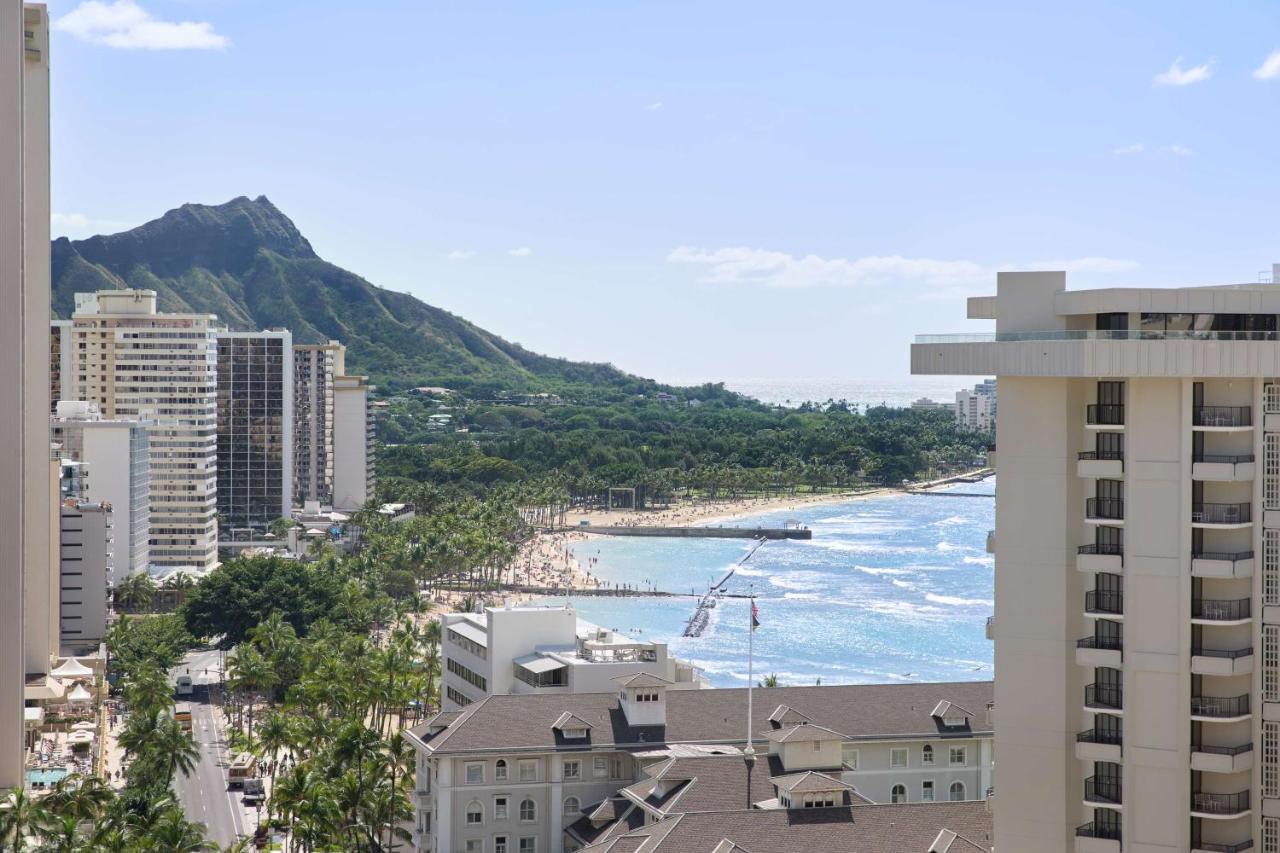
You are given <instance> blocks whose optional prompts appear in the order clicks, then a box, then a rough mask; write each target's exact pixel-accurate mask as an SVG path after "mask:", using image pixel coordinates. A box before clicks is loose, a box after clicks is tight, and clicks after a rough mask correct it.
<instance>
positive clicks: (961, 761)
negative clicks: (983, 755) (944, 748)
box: [947, 746, 969, 767]
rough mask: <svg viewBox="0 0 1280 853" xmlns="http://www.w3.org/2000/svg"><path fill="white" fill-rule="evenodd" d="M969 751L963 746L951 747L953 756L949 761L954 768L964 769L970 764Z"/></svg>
mask: <svg viewBox="0 0 1280 853" xmlns="http://www.w3.org/2000/svg"><path fill="white" fill-rule="evenodd" d="M968 759H969V750H968V749H966V748H965V747H963V746H953V747H951V755H950V757H949V758H948V759H947V761H948V763H949V764H950V765H951V766H952V767H964V766H965V765H966V764H968V763H969V761H968Z"/></svg>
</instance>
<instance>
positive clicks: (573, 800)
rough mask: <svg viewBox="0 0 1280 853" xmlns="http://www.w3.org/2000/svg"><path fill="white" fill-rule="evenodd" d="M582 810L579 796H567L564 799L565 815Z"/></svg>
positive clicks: (575, 813)
mask: <svg viewBox="0 0 1280 853" xmlns="http://www.w3.org/2000/svg"><path fill="white" fill-rule="evenodd" d="M580 811H582V803H581V802H580V801H579V800H578V798H577V797H565V800H564V814H565V817H570V816H574V815H577V814H578V812H580Z"/></svg>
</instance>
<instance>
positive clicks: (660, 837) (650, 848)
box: [582, 802, 991, 853]
mask: <svg viewBox="0 0 1280 853" xmlns="http://www.w3.org/2000/svg"><path fill="white" fill-rule="evenodd" d="M942 829H950V830H952V831H953V832H955V833H957V835H958V836H959V837H960V838H962V839H964V840H965V841H967V842H969V843H970V844H972V845H973V846H974V847H975V848H976V849H978V850H986V851H990V850H991V842H990V840H989V839H990V838H991V815H990V814H989V813H988V812H987V808H986V804H985V803H983V802H963V803H910V804H906V803H904V804H900V805H872V806H851V807H842V808H834V809H792V810H783V809H772V810H762V809H756V810H753V811H723V812H691V813H687V814H681V815H678V816H676V817H671V818H667V819H666V820H663V821H660V822H658V823H655V824H653V825H651V826H645V827H641V828H640V829H636V830H633V831H632V832H629V833H627V834H626V835H622V836H619V837H617V838H613V839H610V840H609V841H607V842H604V843H602V844H599V845H596V846H592V847H587V848H584V849H583V851H582V853H588V851H589V853H712V851H714V850H715V849H716V847H717V845H720V844H722V843H723V842H724V841H729V842H731V843H733V844H736V845H739V846H740V847H743V848H745V849H749V850H750V851H751V853H795V851H796V850H813V851H824V853H826V851H832V853H835V851H839V853H917V851H919V853H924V851H927V850H928V849H929V846H930V845H931V844H932V843H933V842H934V840H935V839H936V838H937V837H938V833H939V832H940V831H941V830H942ZM623 842H630V846H621V845H622V844H623ZM637 842H638V843H637ZM966 849H967V848H966Z"/></svg>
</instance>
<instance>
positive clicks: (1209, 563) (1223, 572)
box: [1191, 551, 1253, 578]
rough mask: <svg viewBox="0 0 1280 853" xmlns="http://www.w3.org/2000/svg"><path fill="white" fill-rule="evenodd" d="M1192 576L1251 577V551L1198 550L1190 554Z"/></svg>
mask: <svg viewBox="0 0 1280 853" xmlns="http://www.w3.org/2000/svg"><path fill="white" fill-rule="evenodd" d="M1191 576H1192V577H1193V578H1250V577H1253V552H1252V551H1199V552H1196V553H1193V554H1192V555H1191Z"/></svg>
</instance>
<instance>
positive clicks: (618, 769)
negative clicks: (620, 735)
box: [609, 758, 623, 779]
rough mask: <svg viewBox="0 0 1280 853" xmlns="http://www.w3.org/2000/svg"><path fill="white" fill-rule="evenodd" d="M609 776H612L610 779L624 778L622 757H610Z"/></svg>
mask: <svg viewBox="0 0 1280 853" xmlns="http://www.w3.org/2000/svg"><path fill="white" fill-rule="evenodd" d="M609 778H610V779H621V778H623V777H622V759H621V758H610V759H609Z"/></svg>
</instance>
